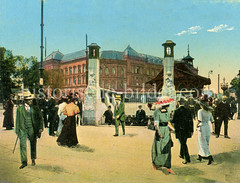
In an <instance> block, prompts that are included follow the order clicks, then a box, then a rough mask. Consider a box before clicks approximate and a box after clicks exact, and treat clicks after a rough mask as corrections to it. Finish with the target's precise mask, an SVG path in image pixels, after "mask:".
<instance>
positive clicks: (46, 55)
mask: <svg viewBox="0 0 240 183" xmlns="http://www.w3.org/2000/svg"><path fill="white" fill-rule="evenodd" d="M46 57H47V38H46V37H45V59H46Z"/></svg>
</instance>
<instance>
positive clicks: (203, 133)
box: [152, 95, 237, 174]
mask: <svg viewBox="0 0 240 183" xmlns="http://www.w3.org/2000/svg"><path fill="white" fill-rule="evenodd" d="M170 103H171V101H170V100H169V99H168V98H167V99H166V98H162V99H160V102H156V103H155V105H154V108H155V112H154V127H155V128H154V130H155V131H156V132H155V137H154V142H153V145H152V163H153V167H154V168H155V169H161V167H166V168H167V171H168V172H169V173H171V174H174V172H173V171H172V170H171V148H172V147H173V142H172V140H171V133H170V131H174V132H175V136H176V138H177V139H178V140H179V142H180V153H179V157H180V158H182V159H184V161H183V162H182V163H183V164H188V163H190V162H191V160H190V155H189V151H188V146H187V139H188V138H191V137H192V135H193V132H194V120H197V124H196V129H197V132H198V158H197V160H199V161H202V159H208V165H210V164H212V162H213V161H214V160H213V156H212V155H211V153H210V151H209V144H210V135H211V125H212V134H213V135H216V138H219V136H220V131H221V126H222V123H223V122H224V138H226V139H230V137H229V136H228V121H229V119H233V116H234V114H235V113H236V112H237V107H236V102H235V99H234V98H229V99H228V98H227V97H226V96H223V97H222V99H221V101H219V100H218V99H214V100H213V99H212V98H210V97H209V98H208V96H207V95H203V96H202V97H201V98H199V99H194V98H193V97H189V98H188V99H187V98H181V99H180V100H179V101H178V104H177V106H176V110H175V111H168V109H169V105H170Z"/></svg>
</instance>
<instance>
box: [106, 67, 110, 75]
mask: <svg viewBox="0 0 240 183" xmlns="http://www.w3.org/2000/svg"><path fill="white" fill-rule="evenodd" d="M105 74H106V75H108V74H109V71H108V68H107V67H106V68H105Z"/></svg>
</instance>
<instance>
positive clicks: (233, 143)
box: [0, 110, 240, 183]
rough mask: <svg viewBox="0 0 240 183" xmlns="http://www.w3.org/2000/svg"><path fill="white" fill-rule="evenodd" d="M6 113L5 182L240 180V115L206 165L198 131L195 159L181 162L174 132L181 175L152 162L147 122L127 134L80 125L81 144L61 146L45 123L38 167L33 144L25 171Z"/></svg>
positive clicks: (1, 132)
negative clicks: (200, 154)
mask: <svg viewBox="0 0 240 183" xmlns="http://www.w3.org/2000/svg"><path fill="white" fill-rule="evenodd" d="M2 113H3V111H2V110H1V113H0V116H1V118H0V183H7V182H11V183H21V182H24V183H28V182H34V183H47V182H49V183H54V182H56V183H58V182H64V183H65V182H70V183H75V182H81V183H88V182H92V183H93V182H94V183H105V182H109V183H115V182H116V183H152V182H162V183H163V182H191V183H192V182H240V158H239V157H240V135H239V132H240V120H231V121H230V122H229V136H230V137H231V139H225V138H223V136H222V135H221V136H220V138H218V139H216V138H215V136H213V135H212V136H211V138H210V152H211V153H212V155H213V158H214V163H213V164H212V165H207V160H203V161H202V162H199V161H197V160H196V158H197V154H198V145H197V132H196V131H195V132H194V135H193V137H192V138H191V139H189V140H188V147H189V152H190V155H191V163H190V164H187V165H184V164H182V159H180V158H179V142H178V140H176V138H175V135H174V134H172V139H173V142H174V147H173V148H172V170H173V171H174V172H175V173H176V174H175V175H169V174H168V173H167V172H166V170H165V169H163V170H162V171H161V170H154V169H153V167H152V164H151V146H152V142H153V137H154V131H152V130H149V129H147V127H137V126H127V127H126V135H125V136H123V135H120V136H119V137H113V134H114V126H113V125H111V126H108V125H102V126H98V127H96V126H78V127H77V135H78V140H79V146H78V147H77V148H66V147H60V146H58V145H57V143H56V139H57V137H51V136H49V135H48V129H47V128H46V129H45V130H44V132H43V133H42V137H41V139H39V140H38V144H37V160H36V166H31V163H30V155H29V148H28V163H29V165H28V166H27V167H26V168H24V169H22V170H20V169H19V168H18V167H19V166H20V165H21V162H20V154H19V144H18V145H17V148H16V151H15V153H14V154H13V153H12V151H13V147H14V143H15V140H16V135H15V133H14V131H13V130H10V131H6V130H5V129H3V128H2V120H3V118H2ZM195 123H196V122H195ZM120 132H121V127H120ZM222 132H223V129H222ZM120 134H121V133H120Z"/></svg>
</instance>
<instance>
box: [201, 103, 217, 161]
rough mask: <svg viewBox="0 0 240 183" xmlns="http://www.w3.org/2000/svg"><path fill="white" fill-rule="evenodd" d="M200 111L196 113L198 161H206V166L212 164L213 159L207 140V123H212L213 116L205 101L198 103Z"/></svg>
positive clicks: (208, 138)
mask: <svg viewBox="0 0 240 183" xmlns="http://www.w3.org/2000/svg"><path fill="white" fill-rule="evenodd" d="M200 106H201V109H200V110H199V111H198V124H197V131H198V159H197V160H199V161H202V159H208V165H210V164H211V163H212V162H213V157H212V155H211V154H210V151H209V140H210V134H211V130H210V125H209V122H213V121H214V120H213V116H212V113H211V112H210V111H211V107H210V106H208V104H207V100H204V99H203V100H201V102H200Z"/></svg>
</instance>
